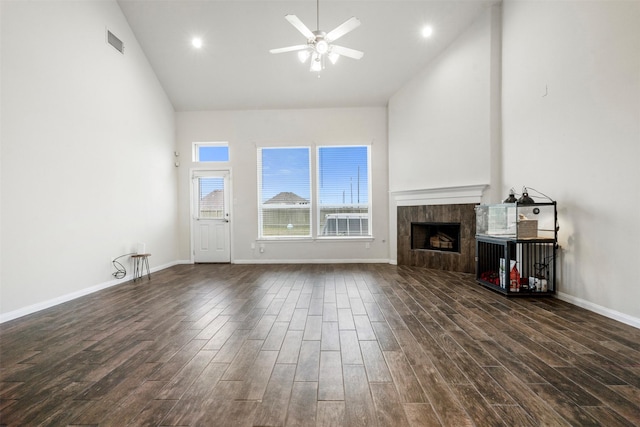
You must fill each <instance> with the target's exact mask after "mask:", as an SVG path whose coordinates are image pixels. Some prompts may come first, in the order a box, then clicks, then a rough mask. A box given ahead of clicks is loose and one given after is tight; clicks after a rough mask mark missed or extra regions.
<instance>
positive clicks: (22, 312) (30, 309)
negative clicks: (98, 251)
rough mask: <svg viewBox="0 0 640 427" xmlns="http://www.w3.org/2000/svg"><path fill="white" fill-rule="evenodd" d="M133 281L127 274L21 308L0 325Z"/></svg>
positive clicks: (1, 319)
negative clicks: (120, 277)
mask: <svg viewBox="0 0 640 427" xmlns="http://www.w3.org/2000/svg"><path fill="white" fill-rule="evenodd" d="M177 264H180V261H174V262H170V263H167V264H164V265H159V266H156V267H153V268H151V269H149V270H150V272H151V273H155V272H156V271H160V270H164V269H165V268H169V267H173V266H174V265H177ZM131 279H133V275H132V274H127V275H126V276H125V277H123V278H122V279H114V280H109V281H107V282H103V283H99V284H97V285H94V286H90V287H88V288H84V289H80V290H79V291H76V292H71V293H69V294H66V295H61V296H59V297H56V298H53V299H50V300H47V301H42V302H39V303H37V304H32V305H29V306H27V307H22V308H19V309H18V310H14V311H10V312H8V313H3V314H0V323H4V322H8V321H10V320H14V319H17V318H19V317H23V316H27V315H29V314H33V313H36V312H38V311H42V310H46V309H47V308H51V307H53V306H56V305H58V304H63V303H65V302H68V301H71V300H74V299H76V298H80V297H83V296H85V295H89V294H92V293H94V292H98V291H101V290H103V289H107V288H110V287H112V286H116V285H119V284H121V283H124V282H128V281H129V280H131Z"/></svg>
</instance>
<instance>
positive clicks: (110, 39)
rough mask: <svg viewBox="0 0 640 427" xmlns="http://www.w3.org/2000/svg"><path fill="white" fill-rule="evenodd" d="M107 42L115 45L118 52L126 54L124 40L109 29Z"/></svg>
mask: <svg viewBox="0 0 640 427" xmlns="http://www.w3.org/2000/svg"><path fill="white" fill-rule="evenodd" d="M107 43H109V44H110V45H111V46H113V47H115V48H116V50H117V51H118V52H120V53H122V54H124V42H123V41H122V40H120V39H119V38H117V37H116V36H115V35H114V34H113V33H112V32H111V31H109V30H107Z"/></svg>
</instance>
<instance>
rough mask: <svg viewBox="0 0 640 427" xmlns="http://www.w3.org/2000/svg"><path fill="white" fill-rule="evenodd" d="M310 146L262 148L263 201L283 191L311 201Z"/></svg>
mask: <svg viewBox="0 0 640 427" xmlns="http://www.w3.org/2000/svg"><path fill="white" fill-rule="evenodd" d="M309 168H310V164H309V149H308V148H277V149H263V150H262V202H263V203H264V202H266V201H267V200H269V199H271V198H272V197H274V196H276V195H278V194H280V193H282V192H291V193H295V194H297V195H298V196H300V197H302V198H303V199H306V200H309V201H311V194H309V191H310V190H311V186H310V184H309V183H310V181H309V180H310V173H309Z"/></svg>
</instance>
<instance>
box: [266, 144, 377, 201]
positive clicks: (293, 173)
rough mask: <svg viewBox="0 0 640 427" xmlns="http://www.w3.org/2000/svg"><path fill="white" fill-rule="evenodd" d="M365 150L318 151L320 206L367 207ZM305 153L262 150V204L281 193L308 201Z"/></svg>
mask: <svg viewBox="0 0 640 427" xmlns="http://www.w3.org/2000/svg"><path fill="white" fill-rule="evenodd" d="M367 152H368V148H367V147H366V146H355V147H345V146H335V147H320V148H319V150H318V183H317V185H318V190H319V192H318V194H319V203H320V204H323V205H352V204H358V201H359V203H360V204H367V203H368V199H369V192H368V188H369V186H368V177H369V173H368V170H367V160H368V153H367ZM309 155H310V152H309V149H308V148H306V147H302V148H282V149H263V150H262V202H263V203H264V202H266V201H267V200H269V199H271V198H272V197H274V196H276V195H277V194H280V193H282V192H291V193H294V194H296V195H298V196H300V197H302V198H304V199H306V200H311V195H310V194H309V192H310V190H311V186H310V181H309V180H310V169H309V168H310V164H309Z"/></svg>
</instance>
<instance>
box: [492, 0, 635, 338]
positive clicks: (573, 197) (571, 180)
mask: <svg viewBox="0 0 640 427" xmlns="http://www.w3.org/2000/svg"><path fill="white" fill-rule="evenodd" d="M503 31H504V45H503V94H504V96H503V122H504V127H503V132H504V133H503V138H504V172H503V173H504V184H505V187H504V190H505V191H506V189H507V187H510V186H516V188H517V189H520V187H521V186H522V185H528V186H531V187H533V188H536V189H538V190H540V191H542V192H544V193H546V194H548V195H550V196H551V197H552V198H554V199H556V200H557V201H558V208H559V212H560V236H559V237H560V245H561V246H562V250H561V253H562V254H561V258H560V284H559V291H560V296H561V297H562V298H564V299H567V300H569V301H572V302H574V303H577V304H579V305H583V306H585V307H587V308H590V309H592V310H595V311H598V312H601V313H604V314H606V315H609V316H611V317H615V318H618V319H620V320H623V321H626V322H628V323H631V324H635V325H636V326H639V327H640V275H639V274H638V265H640V244H639V242H640V214H639V212H640V168H639V167H638V165H639V164H640V2H637V1H590V2H581V1H563V2H560V1H556V2H539V1H506V2H505V3H504V28H503Z"/></svg>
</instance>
